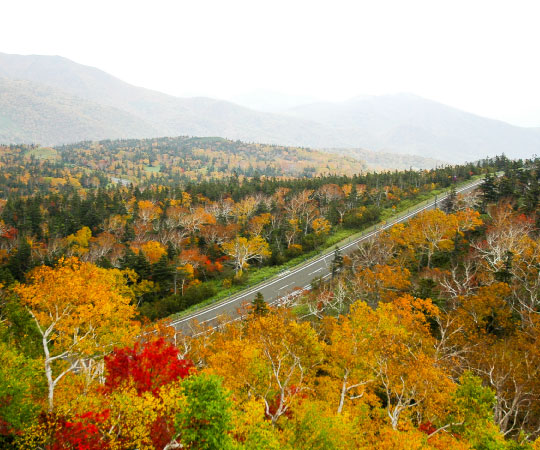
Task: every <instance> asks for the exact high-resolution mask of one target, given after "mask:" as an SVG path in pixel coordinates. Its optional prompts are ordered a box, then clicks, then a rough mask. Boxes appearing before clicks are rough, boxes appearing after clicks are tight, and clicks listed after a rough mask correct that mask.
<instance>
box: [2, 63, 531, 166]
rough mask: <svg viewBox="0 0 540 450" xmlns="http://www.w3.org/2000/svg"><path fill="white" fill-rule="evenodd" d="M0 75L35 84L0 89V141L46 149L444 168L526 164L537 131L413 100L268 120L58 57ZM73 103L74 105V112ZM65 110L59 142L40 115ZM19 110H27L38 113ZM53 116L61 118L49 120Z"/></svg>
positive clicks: (306, 109) (308, 108)
mask: <svg viewBox="0 0 540 450" xmlns="http://www.w3.org/2000/svg"><path fill="white" fill-rule="evenodd" d="M0 74H1V76H3V77H4V78H5V79H9V80H11V82H14V81H16V80H22V81H26V82H31V83H35V84H39V85H40V87H39V88H38V87H37V86H33V88H32V89H31V90H30V92H33V93H34V94H36V95H37V92H39V95H37V97H38V98H37V99H35V100H34V101H33V102H32V101H30V99H29V98H28V95H29V93H27V94H26V95H21V92H20V90H19V91H17V89H15V88H14V89H15V91H16V92H17V94H15V92H11V93H10V92H8V91H9V89H12V87H9V86H8V83H7V82H4V85H3V86H4V87H3V88H2V89H3V96H0V99H3V100H2V101H0V110H2V111H4V113H3V120H2V122H0V138H2V139H4V140H7V141H8V142H11V141H13V143H17V142H21V143H29V142H34V139H36V136H37V137H40V139H42V141H41V143H42V144H46V145H54V144H60V143H66V142H67V141H68V140H71V141H72V142H76V141H81V140H92V139H106V138H112V139H114V138H118V137H158V136H180V135H190V136H221V137H225V138H228V139H238V140H242V141H246V142H258V143H267V144H278V145H285V146H299V147H311V148H318V149H323V148H345V149H347V148H349V149H350V148H368V149H370V150H374V151H378V152H387V153H388V152H390V153H398V154H408V155H419V156H422V157H427V158H432V159H434V160H442V161H448V162H462V161H465V160H469V161H470V160H476V159H480V158H483V157H485V156H492V155H495V154H501V153H505V154H507V155H508V156H510V157H525V156H531V155H532V154H534V153H538V151H539V150H540V132H538V130H534V129H530V128H520V127H515V126H513V125H509V124H507V123H505V122H501V121H496V120H493V119H486V118H483V117H480V116H477V115H474V114H471V113H467V112H464V111H461V110H458V109H456V108H452V107H450V106H447V105H443V104H441V103H437V102H433V101H431V100H427V99H423V98H421V97H418V96H415V95H412V94H398V95H387V96H360V97H355V98H353V99H351V100H348V101H345V102H338V103H331V102H326V103H321V102H318V103H312V104H307V105H300V106H297V107H295V108H291V109H289V110H287V111H285V112H283V113H281V114H276V113H269V112H261V111H255V110H252V109H249V108H246V107H243V106H240V105H237V104H235V103H231V102H228V101H225V100H217V99H212V98H209V97H191V98H180V97H173V96H170V95H167V94H164V93H160V92H157V91H152V90H150V89H146V88H142V87H137V86H133V85H131V84H129V83H126V82H124V81H122V80H120V79H119V78H116V77H114V76H113V75H110V74H108V73H106V72H104V71H102V70H100V69H97V68H94V67H91V66H84V65H81V64H78V63H75V62H73V61H71V60H69V59H67V58H64V57H61V56H43V55H31V56H22V55H9V54H5V53H0ZM19 87H20V86H19ZM51 90H52V91H51ZM58 92H61V94H58ZM68 98H69V100H68ZM77 99H81V100H80V104H79V105H77V101H78V100H77ZM8 100H9V102H10V103H6V102H7V101H8ZM38 100H39V101H38ZM59 100H62V101H61V102H60V104H59ZM19 102H22V104H21V105H18V103H19ZM62 102H63V103H62ZM66 103H67V104H69V105H70V108H71V109H72V110H73V115H74V117H75V118H76V120H75V122H76V123H75V125H76V126H71V127H69V126H67V125H66V130H65V133H64V135H62V133H61V132H60V130H56V131H54V132H52V131H51V127H50V125H47V124H44V123H43V117H44V116H47V117H48V119H49V121H52V122H55V121H56V122H58V123H59V124H61V123H64V124H69V120H67V118H66V114H67V113H66V111H64V109H65V105H66ZM28 104H36V105H37V109H36V110H34V109H32V108H30V107H29V106H28ZM63 108H64V109H63ZM103 108H104V109H103ZM111 108H112V109H111ZM59 110H61V111H63V112H62V114H59V117H58V118H56V119H55V111H59ZM21 111H24V112H25V116H27V117H26V118H25V120H24V121H22V120H21V119H20V117H19V118H17V116H20V115H21ZM8 112H9V117H8ZM15 119H16V120H15ZM85 120H86V121H87V124H88V126H87V127H86V128H85V127H84V121H85ZM58 128H60V125H58ZM75 131H77V132H75Z"/></svg>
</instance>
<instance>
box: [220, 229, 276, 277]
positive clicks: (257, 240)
mask: <svg viewBox="0 0 540 450" xmlns="http://www.w3.org/2000/svg"><path fill="white" fill-rule="evenodd" d="M221 249H222V250H223V252H224V253H225V254H226V255H228V256H230V257H231V258H232V260H233V264H234V267H235V270H236V273H237V274H238V273H239V272H240V271H242V269H245V268H247V267H248V265H249V264H248V261H251V260H256V261H262V260H263V259H265V258H268V257H269V256H270V255H271V254H272V253H271V252H270V248H269V245H268V242H266V241H265V240H264V239H263V238H262V237H260V236H254V237H252V238H249V239H248V238H245V237H237V238H236V239H234V240H232V241H230V242H226V243H224V244H222V246H221Z"/></svg>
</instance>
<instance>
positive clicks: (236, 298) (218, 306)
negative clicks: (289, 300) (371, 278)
mask: <svg viewBox="0 0 540 450" xmlns="http://www.w3.org/2000/svg"><path fill="white" fill-rule="evenodd" d="M483 181H484V180H478V181H476V182H474V183H472V184H469V185H467V186H464V187H462V188H461V189H457V190H456V193H457V194H459V193H460V192H463V191H466V190H467V189H472V188H474V187H476V186H478V185H480V184H482V183H483ZM448 196H449V194H446V195H444V196H442V197H440V198H438V199H437V200H436V201H433V202H431V203H428V204H427V205H424V206H422V207H420V208H418V209H415V210H414V211H411V212H410V213H409V214H406V215H405V216H403V217H400V218H397V219H395V220H394V221H392V222H390V223H386V224H385V225H381V226H380V227H379V228H377V226H375V230H373V231H371V232H369V233H368V234H365V235H362V236H359V237H358V238H357V239H356V240H354V241H352V242H350V243H349V244H346V245H344V246H343V247H341V249H342V250H345V249H348V248H349V247H352V246H353V245H356V246H357V245H358V244H359V243H360V242H362V241H365V240H366V239H369V238H371V237H373V236H375V235H377V234H379V233H380V232H381V231H383V230H386V229H388V228H390V227H392V226H394V225H396V224H398V223H401V222H403V221H405V220H407V219H408V218H410V217H413V216H415V215H417V214H419V213H421V212H422V211H424V210H426V209H428V208H431V207H432V206H434V205H436V204H437V203H440V202H442V201H444V200H446V198H447V197H448ZM332 255H333V253H328V254H326V255H322V256H321V257H319V258H317V259H315V260H314V261H312V262H311V263H309V264H306V265H304V266H301V267H298V268H297V269H294V270H292V271H291V270H289V273H287V272H285V274H286V275H285V276H283V277H277V278H276V279H274V280H270V281H269V282H268V283H266V284H264V285H261V286H257V287H255V288H253V289H251V290H250V291H248V292H246V293H244V294H241V295H239V296H238V297H233V298H231V299H230V300H227V301H224V302H223V303H217V304H216V305H213V306H210V307H208V308H207V309H203V310H201V311H199V312H197V313H194V314H193V315H191V316H188V317H184V318H182V319H178V320H176V321H172V322H171V325H172V326H175V325H179V324H181V323H184V322H188V321H192V320H193V319H195V318H197V317H200V316H201V315H204V314H207V313H209V312H212V311H215V310H217V309H221V308H223V307H224V306H227V305H230V304H231V303H235V302H238V301H239V300H241V299H243V298H244V297H248V296H250V295H252V294H254V293H256V292H258V291H260V290H261V289H265V288H267V287H270V286H272V285H274V284H276V283H278V282H280V281H283V280H285V279H286V278H288V277H290V276H293V275H295V274H297V273H298V272H301V271H304V270H306V269H307V268H308V267H311V266H313V265H314V264H317V263H320V262H324V263H325V264H327V263H326V259H327V258H329V257H332ZM330 275H331V274H327V275H325V276H324V277H323V279H324V278H328V277H329V276H330ZM287 286H290V284H288V285H287ZM287 286H284V287H287ZM281 289H282V288H278V291H279V290H281ZM279 300H280V299H279V298H278V299H277V300H276V301H279ZM216 317H217V316H215V317H212V318H211V319H207V320H205V321H203V322H202V323H206V322H209V321H210V320H213V319H215V318H216Z"/></svg>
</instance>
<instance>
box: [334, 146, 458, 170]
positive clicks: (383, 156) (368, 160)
mask: <svg viewBox="0 0 540 450" xmlns="http://www.w3.org/2000/svg"><path fill="white" fill-rule="evenodd" d="M324 151H325V152H328V153H334V154H336V155H340V156H348V157H351V158H354V159H356V160H358V161H362V162H363V163H364V164H365V165H366V167H367V168H368V170H394V169H396V170H407V169H413V170H418V169H434V168H436V167H441V166H444V165H446V164H448V163H447V162H446V161H441V160H439V159H434V158H426V157H423V156H418V155H407V154H398V153H386V152H375V151H373V150H365V149H362V148H325V149H324Z"/></svg>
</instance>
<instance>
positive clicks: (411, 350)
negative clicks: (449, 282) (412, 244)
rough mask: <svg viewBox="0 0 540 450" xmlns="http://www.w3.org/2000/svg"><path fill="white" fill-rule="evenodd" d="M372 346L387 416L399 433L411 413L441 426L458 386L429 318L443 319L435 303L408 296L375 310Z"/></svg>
mask: <svg viewBox="0 0 540 450" xmlns="http://www.w3.org/2000/svg"><path fill="white" fill-rule="evenodd" d="M376 314H377V316H378V317H377V319H378V325H377V328H376V330H375V331H374V333H375V339H374V342H373V346H374V347H375V348H376V349H377V355H376V363H375V366H374V369H375V372H376V375H377V379H378V382H379V383H380V385H381V387H382V389H383V392H385V394H386V399H387V400H386V412H387V415H388V418H389V419H390V424H391V426H392V428H393V429H394V430H396V429H398V425H399V423H400V419H401V418H402V416H403V415H404V413H405V412H407V411H414V412H415V413H416V415H417V416H418V417H419V418H420V419H423V420H429V421H432V422H436V421H437V419H438V418H440V417H441V416H442V415H443V414H444V413H445V411H444V408H445V405H447V403H448V400H449V395H450V394H451V392H452V390H453V389H454V384H453V383H452V381H451V380H450V377H449V375H448V374H447V373H446V372H445V370H444V369H443V368H441V367H440V366H439V364H438V361H437V357H436V356H437V355H436V353H435V345H434V344H435V340H434V338H433V337H432V335H431V333H430V329H429V323H428V320H427V319H428V316H435V315H437V314H438V309H437V308H436V307H435V306H434V305H433V304H432V303H431V300H429V299H428V300H422V299H417V298H414V297H412V296H410V295H405V296H403V297H400V298H398V299H396V300H394V301H393V302H392V303H384V304H381V305H380V306H379V308H378V309H377V310H376Z"/></svg>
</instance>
